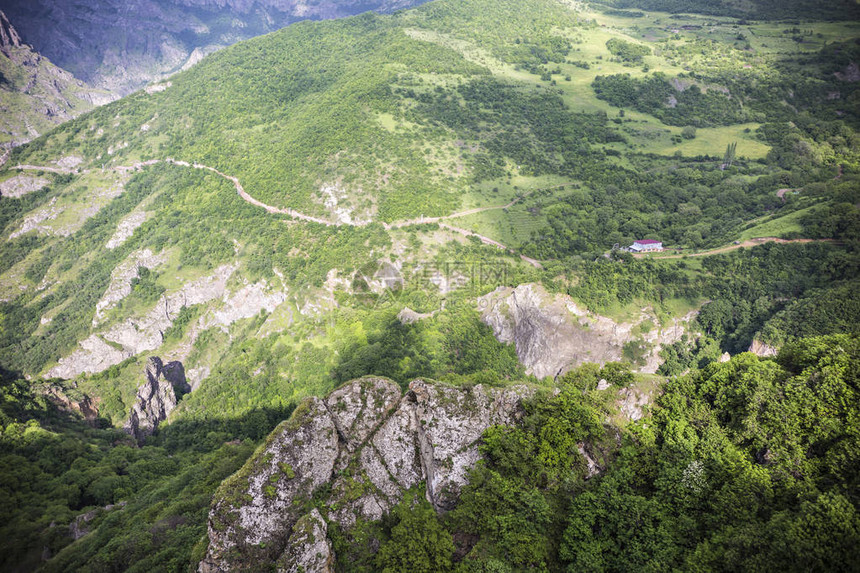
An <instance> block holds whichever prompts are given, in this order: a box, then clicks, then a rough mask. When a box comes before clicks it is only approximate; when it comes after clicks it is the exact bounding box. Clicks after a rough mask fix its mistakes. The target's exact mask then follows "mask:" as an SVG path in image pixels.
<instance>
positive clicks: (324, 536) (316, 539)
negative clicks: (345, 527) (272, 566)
mask: <svg viewBox="0 0 860 573" xmlns="http://www.w3.org/2000/svg"><path fill="white" fill-rule="evenodd" d="M278 573H334V554H333V553H332V549H331V542H330V541H329V540H328V526H327V525H326V522H325V519H323V516H322V515H320V512H319V510H317V509H313V510H311V512H310V513H309V514H307V515H305V516H304V517H302V518H301V519H299V520H298V521H297V522H296V524H295V525H294V526H293V533H292V535H290V546H289V547H288V548H287V550H286V551H284V554H283V555H282V556H281V558H280V559H279V560H278Z"/></svg>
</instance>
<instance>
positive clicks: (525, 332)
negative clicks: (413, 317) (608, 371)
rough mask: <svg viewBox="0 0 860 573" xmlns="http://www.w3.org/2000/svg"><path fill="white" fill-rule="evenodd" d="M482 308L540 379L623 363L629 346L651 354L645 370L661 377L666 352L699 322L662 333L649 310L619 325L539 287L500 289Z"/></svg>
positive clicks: (678, 323) (677, 323)
mask: <svg viewBox="0 0 860 573" xmlns="http://www.w3.org/2000/svg"><path fill="white" fill-rule="evenodd" d="M478 303H479V304H478V306H479V308H480V309H481V311H482V320H483V321H484V322H485V323H486V324H488V325H489V326H490V327H492V329H493V333H494V334H495V336H496V338H497V339H498V340H499V341H500V342H504V343H513V344H515V345H516V348H517V356H518V357H519V359H520V362H522V363H523V365H524V366H525V367H526V372H528V373H529V374H534V375H535V376H537V377H538V378H543V377H545V376H560V375H561V374H564V373H565V372H567V371H568V370H570V369H572V368H574V367H576V366H579V365H581V364H583V363H584V362H596V363H599V364H604V363H606V362H613V361H618V360H621V359H622V353H623V349H624V345H625V344H627V343H629V342H635V343H637V344H641V345H642V346H644V347H645V348H646V354H645V358H644V363H643V364H641V365H640V366H639V370H640V371H641V372H649V373H653V372H656V371H657V368H658V367H659V366H660V357H659V352H660V349H661V347H662V346H663V345H665V344H672V343H674V342H676V341H678V340H679V339H680V338H681V336H682V335H683V334H684V333H685V332H686V330H687V323H688V322H689V321H690V320H691V319H692V318H693V317H694V316H695V313H691V314H689V315H687V316H685V317H683V318H681V319H674V320H672V321H671V322H670V323H668V324H664V325H663V326H662V327H660V326H657V324H658V319H657V316H656V315H655V314H654V312H653V311H652V310H651V309H648V308H644V309H642V312H641V315H640V316H639V317H638V319H637V320H635V321H631V322H624V323H618V322H615V321H613V320H612V319H610V318H607V317H605V316H600V315H598V314H594V313H592V312H588V311H587V310H585V309H583V308H581V307H579V306H578V305H577V304H576V303H575V302H574V301H573V300H572V299H571V298H570V297H568V296H565V295H550V294H549V293H547V292H546V290H545V289H544V288H543V287H542V286H541V285H538V284H523V285H520V286H518V287H516V288H507V287H504V288H498V289H496V290H495V291H493V292H492V293H490V294H488V295H486V296H484V297H481V298H480V299H479V300H478ZM646 325H647V326H646ZM643 326H644V328H643Z"/></svg>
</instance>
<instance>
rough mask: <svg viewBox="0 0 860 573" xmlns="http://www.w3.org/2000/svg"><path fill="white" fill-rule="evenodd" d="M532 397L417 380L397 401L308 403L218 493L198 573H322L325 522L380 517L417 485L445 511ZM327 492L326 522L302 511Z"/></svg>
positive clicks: (327, 556) (356, 390) (388, 395)
mask: <svg viewBox="0 0 860 573" xmlns="http://www.w3.org/2000/svg"><path fill="white" fill-rule="evenodd" d="M532 394H533V390H531V389H529V388H528V387H525V386H517V387H512V388H504V389H496V388H485V387H483V386H480V385H479V386H475V387H473V388H469V389H465V388H455V387H451V386H446V385H443V384H438V383H434V382H429V381H424V380H414V381H412V383H410V385H409V390H408V391H407V392H406V394H405V395H401V392H400V388H399V387H398V386H397V384H395V383H394V382H391V381H389V380H386V379H382V378H362V379H360V380H356V381H353V382H350V383H348V384H346V385H344V386H342V387H340V388H338V389H337V390H335V391H334V392H332V394H330V395H329V396H328V397H327V398H326V399H325V400H321V399H318V398H311V399H309V400H307V401H306V402H304V403H303V404H301V405H300V406H299V407H298V408H297V409H296V411H295V412H294V413H293V416H292V417H291V418H290V419H289V420H287V421H286V422H283V423H282V424H281V425H280V426H278V428H276V429H275V431H274V432H272V434H271V435H270V436H269V439H268V440H267V442H266V444H265V445H264V446H263V447H261V448H260V449H259V450H258V451H257V452H256V453H255V454H254V456H253V457H252V458H251V459H250V460H249V461H248V462H247V463H246V464H245V466H244V467H243V468H242V469H241V470H240V471H239V472H237V473H236V474H235V475H234V476H232V477H230V478H229V479H228V480H226V481H225V482H224V483H223V484H222V486H221V488H220V489H219V490H218V493H217V494H216V496H215V501H214V502H213V505H212V510H211V511H210V514H209V548H208V551H207V554H206V558H205V559H204V560H203V561H202V562H201V564H200V567H199V571H200V572H201V573H213V572H220V571H242V570H248V569H251V568H253V567H254V564H256V565H259V564H261V563H272V562H275V561H278V562H279V565H280V569H281V570H284V571H300V570H302V569H300V568H299V566H301V567H303V568H304V570H305V571H326V570H328V569H326V568H325V567H326V565H325V564H326V563H330V562H331V559H332V557H331V553H330V548H327V547H326V543H327V542H325V543H323V540H322V538H321V535H322V534H323V532H324V531H325V528H324V527H323V521H324V518H325V519H327V520H328V521H329V522H335V523H337V524H338V525H339V526H340V527H341V528H343V529H344V530H347V531H348V530H349V529H350V527H352V526H353V525H354V524H355V522H356V520H357V519H359V518H362V519H369V520H373V519H379V518H380V517H382V516H383V515H384V514H385V513H387V512H388V511H389V510H390V509H391V508H392V507H394V505H395V504H397V503H398V502H399V501H400V500H401V499H402V497H403V495H404V493H405V492H406V491H407V490H408V489H410V488H413V487H415V486H418V485H419V484H422V483H423V484H425V487H426V489H425V494H426V497H427V499H428V500H429V501H430V502H431V503H432V504H433V505H434V507H436V509H437V510H439V511H444V510H446V509H450V508H451V507H453V505H454V503H455V502H456V500H457V499H458V497H459V495H460V491H461V490H462V488H463V486H464V485H465V484H466V483H467V479H466V474H467V472H468V470H469V469H471V468H472V467H473V466H474V464H475V463H476V462H477V460H478V459H479V458H480V454H479V452H478V446H477V442H478V440H479V438H480V436H481V434H482V433H483V432H484V430H486V429H487V428H488V427H490V426H491V425H494V424H502V425H510V424H514V423H516V422H517V421H518V420H519V419H520V418H521V416H522V413H523V412H522V399H523V398H525V397H528V396H531V395H532ZM324 485H328V486H329V487H330V490H329V491H330V493H329V494H327V502H326V503H325V506H324V507H325V508H326V511H325V513H326V515H325V516H323V515H322V514H321V513H319V511H318V510H316V509H314V510H312V511H311V512H310V513H307V509H305V508H306V507H307V506H306V505H305V504H306V503H307V502H308V501H309V500H310V498H311V496H312V495H313V494H314V492H315V491H317V490H318V489H319V488H320V487H322V486H324ZM356 492H361V493H360V494H356ZM308 531H314V534H313V535H307V532H308ZM317 533H319V535H318V534H317ZM321 543H322V544H321ZM301 556H305V558H302V557H301ZM317 567H319V568H317Z"/></svg>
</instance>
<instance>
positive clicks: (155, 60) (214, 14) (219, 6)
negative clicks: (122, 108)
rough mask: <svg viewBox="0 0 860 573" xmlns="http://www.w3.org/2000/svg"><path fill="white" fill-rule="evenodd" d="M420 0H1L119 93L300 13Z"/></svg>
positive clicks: (42, 42) (32, 35) (28, 27)
mask: <svg viewBox="0 0 860 573" xmlns="http://www.w3.org/2000/svg"><path fill="white" fill-rule="evenodd" d="M422 1H423V0H137V1H135V2H125V1H123V0H7V1H6V2H4V9H5V10H6V12H7V13H8V14H9V17H10V18H11V19H12V21H13V22H16V25H17V26H18V28H19V31H20V32H21V35H22V36H23V39H24V41H26V42H28V43H30V44H33V45H34V46H35V47H36V49H37V50H39V51H40V52H41V53H43V54H45V55H46V56H47V57H49V58H50V59H51V60H53V61H54V62H56V63H57V64H58V65H60V66H61V67H63V68H65V69H67V70H70V71H71V72H72V73H74V74H75V75H76V76H77V77H79V78H81V79H83V80H84V81H86V82H87V83H89V84H90V85H94V86H97V87H99V88H103V89H106V90H109V91H110V92H112V93H114V94H117V95H126V94H128V93H131V92H132V91H134V90H136V89H139V88H141V87H143V86H144V85H145V84H147V83H149V82H151V81H153V80H155V79H158V78H160V77H162V76H164V75H166V74H170V73H173V72H176V71H179V70H180V69H182V68H183V67H185V66H186V65H187V64H189V63H193V62H194V61H195V60H196V59H199V58H200V56H201V55H203V54H207V53H210V52H212V51H214V50H217V49H219V48H223V47H225V46H229V45H230V44H233V43H235V42H238V41H239V40H244V39H247V38H252V37H254V36H258V35H260V34H265V33H268V32H272V31H274V30H277V29H279V28H282V27H284V26H286V25H288V24H291V23H293V22H296V21H298V20H304V19H323V18H339V17H343V16H349V15H352V14H357V13H359V12H362V11H366V10H377V11H383V12H385V11H392V10H398V9H400V8H406V7H409V6H413V5H416V4H420V3H421V2H422Z"/></svg>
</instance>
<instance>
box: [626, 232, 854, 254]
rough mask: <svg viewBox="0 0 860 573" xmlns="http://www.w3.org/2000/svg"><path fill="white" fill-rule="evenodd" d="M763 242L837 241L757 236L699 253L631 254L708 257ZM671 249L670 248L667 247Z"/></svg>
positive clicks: (832, 240) (834, 241) (833, 240)
mask: <svg viewBox="0 0 860 573" xmlns="http://www.w3.org/2000/svg"><path fill="white" fill-rule="evenodd" d="M765 243H838V241H836V240H835V239H780V238H779V237H758V238H755V239H749V240H746V241H744V242H742V243H738V244H736V245H726V246H725V247H719V248H717V249H712V250H710V251H701V252H699V253H682V254H678V255H664V256H660V255H654V254H653V253H634V254H633V256H634V257H635V258H637V259H641V258H645V257H651V258H654V259H682V258H684V257H709V256H711V255H719V254H720V253H727V252H729V251H734V250H736V249H743V248H746V247H755V246H756V245H763V244H765ZM668 250H670V251H671V250H672V249H668Z"/></svg>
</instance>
